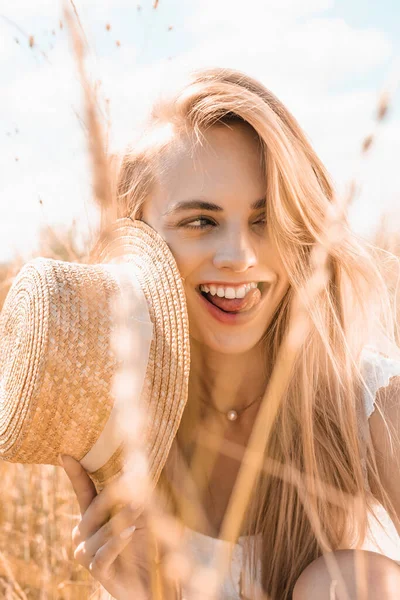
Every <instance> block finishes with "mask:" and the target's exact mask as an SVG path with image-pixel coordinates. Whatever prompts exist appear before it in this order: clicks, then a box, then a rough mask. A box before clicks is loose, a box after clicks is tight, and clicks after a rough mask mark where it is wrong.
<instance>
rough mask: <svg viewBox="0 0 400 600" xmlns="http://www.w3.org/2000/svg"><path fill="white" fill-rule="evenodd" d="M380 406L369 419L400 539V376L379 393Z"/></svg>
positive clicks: (381, 474) (381, 472) (373, 442)
mask: <svg viewBox="0 0 400 600" xmlns="http://www.w3.org/2000/svg"><path fill="white" fill-rule="evenodd" d="M376 405H377V408H376V409H375V411H374V412H373V414H372V415H371V417H370V418H369V427H370V432H371V438H372V444H373V446H374V449H375V456H376V462H377V466H378V471H379V475H380V478H381V482H382V485H383V487H384V489H385V491H386V492H387V494H388V496H389V498H390V500H391V502H392V504H393V508H394V511H395V514H394V515H392V514H391V515H390V516H391V518H392V520H393V523H394V525H395V527H396V529H397V531H398V533H399V535H400V376H396V377H392V378H391V380H390V383H389V385H388V386H387V387H386V388H381V389H380V390H378V393H377V395H376ZM378 407H379V408H380V409H381V411H382V413H383V416H382V414H381V412H380V411H379V410H378ZM385 421H386V422H385ZM386 423H387V425H386ZM388 429H389V431H388ZM372 493H374V489H372Z"/></svg>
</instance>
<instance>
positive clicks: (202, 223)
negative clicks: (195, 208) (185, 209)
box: [181, 217, 215, 229]
mask: <svg viewBox="0 0 400 600" xmlns="http://www.w3.org/2000/svg"><path fill="white" fill-rule="evenodd" d="M214 225H215V223H214V221H212V220H211V219H208V218H207V217H197V219H193V220H192V221H185V222H183V223H181V227H185V228H186V229H207V228H208V227H212V226H214Z"/></svg>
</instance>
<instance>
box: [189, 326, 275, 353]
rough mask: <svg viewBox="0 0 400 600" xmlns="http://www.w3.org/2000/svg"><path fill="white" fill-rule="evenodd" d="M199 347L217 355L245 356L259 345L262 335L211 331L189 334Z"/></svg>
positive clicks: (258, 333)
mask: <svg viewBox="0 0 400 600" xmlns="http://www.w3.org/2000/svg"><path fill="white" fill-rule="evenodd" d="M191 337H192V339H194V340H195V341H196V342H197V343H198V344H199V345H201V346H203V347H205V348H207V349H208V350H211V351H212V352H216V353H218V354H226V355H234V354H245V353H247V352H249V351H250V350H252V349H253V348H255V347H256V346H258V345H259V343H260V341H261V339H262V337H263V336H262V335H260V332H259V331H258V332H257V333H256V334H253V335H251V333H250V332H248V333H247V334H243V333H242V334H239V335H238V334H232V332H231V333H228V332H226V333H217V332H215V331H214V332H212V331H202V332H199V331H197V332H196V334H194V335H193V334H191Z"/></svg>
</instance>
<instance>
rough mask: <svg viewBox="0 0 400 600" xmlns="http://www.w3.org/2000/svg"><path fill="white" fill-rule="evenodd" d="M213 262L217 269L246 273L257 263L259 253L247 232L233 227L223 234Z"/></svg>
mask: <svg viewBox="0 0 400 600" xmlns="http://www.w3.org/2000/svg"><path fill="white" fill-rule="evenodd" d="M213 264H214V266H215V267H216V268H217V269H230V270H231V271H235V272H236V273H244V272H245V271H247V269H250V268H251V267H254V266H255V265H256V264H257V255H256V252H255V250H254V247H253V245H252V243H251V240H250V239H249V235H248V233H247V232H244V231H240V230H238V229H236V228H235V229H233V230H232V231H229V232H227V234H226V235H224V236H221V238H220V240H219V245H218V247H217V249H216V251H215V254H214V259H213Z"/></svg>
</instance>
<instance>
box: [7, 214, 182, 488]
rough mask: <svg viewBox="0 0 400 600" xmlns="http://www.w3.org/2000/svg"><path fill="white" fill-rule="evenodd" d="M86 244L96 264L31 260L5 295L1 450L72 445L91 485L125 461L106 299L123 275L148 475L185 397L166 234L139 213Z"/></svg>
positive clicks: (23, 457) (23, 455)
mask: <svg viewBox="0 0 400 600" xmlns="http://www.w3.org/2000/svg"><path fill="white" fill-rule="evenodd" d="M93 255H94V256H95V257H96V260H97V264H76V263H68V262H63V261H57V260H52V259H44V258H38V259H35V260H32V261H31V262H29V263H28V264H26V265H25V266H24V267H23V269H22V270H21V271H20V273H19V274H18V275H17V277H16V279H15V281H14V283H13V286H12V287H11V289H10V291H9V293H8V295H7V298H6V301H5V304H4V307H3V310H2V313H1V316H0V458H2V459H5V460H7V461H11V462H19V463H36V464H53V465H58V464H59V462H58V455H59V454H69V455H71V456H73V457H74V458H76V459H77V460H79V461H81V464H82V465H83V466H84V467H85V468H86V469H87V470H88V472H89V473H90V476H91V478H92V479H93V481H94V483H95V485H96V487H97V489H101V488H102V487H103V486H104V485H105V484H106V483H107V482H108V481H110V480H111V479H113V478H114V477H116V476H117V475H118V474H119V473H120V472H121V469H122V468H123V463H124V452H123V444H122V439H121V435H120V433H119V432H118V430H117V429H116V428H115V426H114V425H115V422H116V419H117V417H116V410H115V400H114V396H113V391H112V383H113V378H114V375H115V373H116V372H117V371H118V368H119V366H120V363H119V362H118V360H117V358H116V356H115V354H114V352H113V347H112V343H111V337H112V331H113V327H114V321H113V318H112V314H113V313H112V302H113V299H115V297H118V295H121V294H122V292H123V285H126V281H127V278H128V279H129V285H130V289H131V292H132V291H133V294H134V299H135V302H134V303H133V306H132V308H131V309H130V310H131V311H132V312H131V315H130V318H131V319H132V320H133V323H134V325H133V327H134V333H135V336H136V337H137V341H138V342H139V344H140V346H139V347H140V356H139V357H138V364H137V369H136V370H135V377H136V386H135V387H136V389H137V390H141V392H140V402H143V404H144V405H145V407H146V413H147V420H146V425H145V429H146V431H145V433H144V439H145V445H146V450H147V457H148V464H149V470H150V476H151V480H152V482H153V483H154V484H155V483H156V482H157V480H158V478H159V475H160V473H161V470H162V468H163V466H164V464H165V461H166V459H167V456H168V452H169V450H170V447H171V444H172V441H173V439H174V437H175V435H176V432H177V429H178V426H179V423H180V419H181V416H182V413H183V410H184V407H185V404H186V400H187V389H188V376H189V332H188V318H187V310H186V302H185V293H184V289H183V285H182V280H181V277H180V275H179V271H178V268H177V266H176V263H175V260H174V258H173V256H172V254H171V252H170V250H169V248H168V246H167V244H166V243H165V242H164V241H163V240H162V238H161V237H160V236H159V235H158V234H157V233H156V232H155V231H154V230H153V229H151V228H150V227H149V226H148V225H146V224H145V223H143V222H141V221H132V220H130V219H120V220H118V221H117V223H116V225H115V227H114V228H113V230H112V232H111V233H110V234H109V235H108V236H107V240H102V241H100V242H99V244H98V245H97V247H96V248H95V250H94V252H93Z"/></svg>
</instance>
